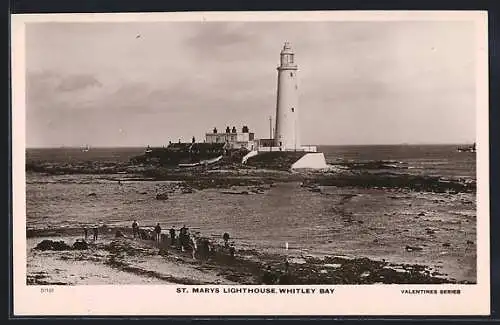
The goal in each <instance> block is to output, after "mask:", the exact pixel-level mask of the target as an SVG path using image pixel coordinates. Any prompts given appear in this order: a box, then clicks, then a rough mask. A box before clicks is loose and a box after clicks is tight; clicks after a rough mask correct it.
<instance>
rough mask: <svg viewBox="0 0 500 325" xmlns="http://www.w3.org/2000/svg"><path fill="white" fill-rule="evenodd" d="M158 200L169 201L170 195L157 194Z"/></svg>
mask: <svg viewBox="0 0 500 325" xmlns="http://www.w3.org/2000/svg"><path fill="white" fill-rule="evenodd" d="M156 199H157V200H168V195H167V194H166V193H158V194H156Z"/></svg>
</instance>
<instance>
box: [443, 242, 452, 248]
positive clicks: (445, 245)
mask: <svg viewBox="0 0 500 325" xmlns="http://www.w3.org/2000/svg"><path fill="white" fill-rule="evenodd" d="M450 246H451V244H450V243H443V247H450Z"/></svg>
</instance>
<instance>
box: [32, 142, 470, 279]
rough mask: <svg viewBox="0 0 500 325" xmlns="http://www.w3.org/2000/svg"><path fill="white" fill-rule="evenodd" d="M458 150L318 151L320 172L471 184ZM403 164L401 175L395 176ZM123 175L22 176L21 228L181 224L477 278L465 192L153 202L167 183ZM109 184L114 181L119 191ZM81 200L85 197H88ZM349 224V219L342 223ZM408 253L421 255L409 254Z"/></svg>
mask: <svg viewBox="0 0 500 325" xmlns="http://www.w3.org/2000/svg"><path fill="white" fill-rule="evenodd" d="M457 147H458V145H385V146H319V147H318V151H321V152H323V153H324V154H325V157H326V160H327V162H328V163H329V164H332V165H335V164H340V163H342V162H346V161H350V162H370V161H385V162H387V163H390V164H394V165H395V166H402V168H401V171H400V172H402V173H410V174H416V175H429V176H438V177H443V178H447V179H462V180H463V179H467V180H475V179H476V155H475V154H474V153H469V152H458V151H457ZM143 152H144V148H90V150H89V151H87V152H82V150H80V149H79V148H51V149H45V148H44V149H27V151H26V160H27V161H44V162H52V163H61V164H64V163H75V162H84V161H86V162H93V161H100V162H109V163H113V162H126V161H128V160H129V159H130V158H131V157H133V156H136V155H139V154H142V153H143ZM403 166H404V168H403ZM126 176H127V175H123V174H116V175H74V174H73V175H52V176H47V175H42V174H37V173H31V172H30V173H27V175H26V226H27V229H46V228H61V227H83V226H93V225H102V224H106V225H110V226H128V227H129V226H130V225H131V223H132V221H133V220H138V222H139V224H140V225H141V226H148V227H150V226H153V225H155V224H156V223H160V225H161V226H162V227H163V229H165V230H166V229H168V228H170V227H175V228H177V229H179V228H180V227H182V226H183V225H186V226H187V227H189V228H190V229H191V230H194V231H200V232H201V233H202V234H204V235H205V236H209V237H211V238H213V239H214V240H220V238H221V236H222V234H223V233H224V232H227V233H229V234H230V236H231V240H232V241H234V243H235V246H236V247H239V248H245V249H256V250H263V251H270V252H280V253H286V254H289V255H292V256H305V255H309V256H325V255H342V256H352V257H368V258H374V259H384V260H387V261H393V262H395V263H418V264H425V265H429V266H432V267H434V268H439V269H441V270H442V271H445V272H446V273H447V274H449V275H450V276H451V277H452V278H455V279H458V280H469V281H475V279H476V246H475V243H476V197H475V194H474V193H458V194H450V193H430V192H412V191H409V190H404V189H397V190H387V189H378V188H371V189H361V188H355V187H353V188H336V187H326V188H324V189H323V190H322V193H314V192H311V191H310V190H308V189H306V188H303V187H301V186H300V183H295V182H293V183H277V184H276V186H274V187H272V188H271V189H270V190H268V191H266V192H265V193H264V194H255V195H228V194H224V193H223V192H222V191H221V190H218V189H206V190H201V191H195V192H194V193H191V194H182V193H179V194H172V195H171V196H170V197H169V199H168V200H165V201H159V200H156V199H155V193H157V192H158V191H161V189H162V188H164V187H165V186H166V185H168V183H169V182H161V181H145V180H138V179H136V178H135V179H127V177H126ZM117 180H121V185H120V184H118V182H117ZM90 193H94V194H93V195H91V196H89V194H90ZM346 216H348V217H346ZM407 246H411V247H417V246H418V247H421V248H423V249H422V250H418V251H417V250H414V251H408V250H407V249H405V248H406V247H407Z"/></svg>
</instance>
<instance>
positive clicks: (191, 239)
mask: <svg viewBox="0 0 500 325" xmlns="http://www.w3.org/2000/svg"><path fill="white" fill-rule="evenodd" d="M90 229H92V235H93V240H94V241H96V240H97V238H98V236H99V228H98V227H97V226H95V227H93V228H88V227H84V235H85V240H87V238H88V237H89V230H90ZM161 232H162V228H161V226H160V223H157V224H156V226H155V227H154V229H153V235H154V241H155V242H157V243H162V233H161ZM145 234H146V235H145ZM132 235H133V238H140V239H141V238H142V239H149V238H151V237H150V235H148V234H147V233H146V232H144V231H142V232H141V230H140V228H139V223H138V222H137V220H134V221H133V222H132ZM169 235H170V246H173V247H177V248H178V249H180V250H181V251H182V252H185V251H186V250H191V252H192V255H193V259H195V254H196V253H200V256H206V257H208V255H209V253H210V250H211V248H210V246H211V245H210V241H209V240H208V239H207V238H201V236H200V233H199V232H196V233H193V234H191V233H190V231H189V228H187V227H186V225H183V226H182V227H181V228H180V229H179V230H178V232H177V230H176V229H175V227H173V226H172V227H171V228H170V229H169ZM222 238H223V240H224V247H226V248H232V247H229V234H228V233H224V235H223V236H222ZM165 239H167V238H165ZM165 239H164V240H165ZM199 246H200V247H199ZM232 254H233V252H232Z"/></svg>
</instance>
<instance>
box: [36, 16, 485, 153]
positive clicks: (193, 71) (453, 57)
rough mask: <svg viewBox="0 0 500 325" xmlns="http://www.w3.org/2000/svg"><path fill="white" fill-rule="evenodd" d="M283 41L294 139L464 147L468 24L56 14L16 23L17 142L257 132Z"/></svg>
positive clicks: (272, 103)
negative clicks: (22, 37)
mask: <svg viewBox="0 0 500 325" xmlns="http://www.w3.org/2000/svg"><path fill="white" fill-rule="evenodd" d="M285 41H289V42H290V43H291V45H292V48H293V49H294V51H295V62H296V63H297V64H298V67H299V71H298V74H297V77H298V80H299V110H298V112H299V114H300V133H301V138H302V142H303V143H302V144H313V145H321V144H329V145H346V144H402V143H407V144H429V143H471V142H473V141H475V114H476V113H475V100H476V99H475V94H476V90H475V87H476V86H475V85H476V83H475V80H476V79H475V64H476V57H475V53H476V52H475V47H474V44H475V30H474V25H473V23H472V22H466V21H463V22H462V21H449V22H446V21H435V22H432V21H431V22H430V21H406V22H405V21H391V22H368V21H367V22H339V21H336V22H126V23H125V22H124V23H121V22H109V23H94V22H92V23H90V22H89V23H61V22H59V23H31V24H29V25H28V26H27V27H26V67H27V71H26V141H27V144H26V145H27V147H59V146H82V145H85V144H88V145H90V146H94V147H96V146H108V147H109V146H111V147H113V146H146V145H152V146H156V145H164V144H166V143H168V141H169V140H170V141H178V140H179V139H181V140H182V141H190V140H191V137H192V136H195V138H196V139H197V140H202V139H204V134H205V133H206V132H210V131H211V130H212V129H213V128H214V127H217V128H218V129H219V130H223V129H225V127H226V126H228V125H229V126H231V127H232V126H233V125H234V126H236V127H237V128H238V129H241V127H242V126H243V125H248V127H249V128H250V131H251V132H255V136H256V137H257V138H268V137H269V116H272V118H273V119H274V116H275V110H276V87H277V70H276V67H277V65H278V63H279V52H280V50H281V48H282V46H283V43H284V42H285Z"/></svg>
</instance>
